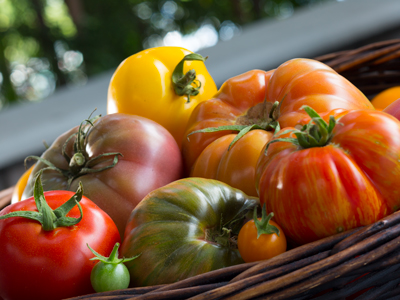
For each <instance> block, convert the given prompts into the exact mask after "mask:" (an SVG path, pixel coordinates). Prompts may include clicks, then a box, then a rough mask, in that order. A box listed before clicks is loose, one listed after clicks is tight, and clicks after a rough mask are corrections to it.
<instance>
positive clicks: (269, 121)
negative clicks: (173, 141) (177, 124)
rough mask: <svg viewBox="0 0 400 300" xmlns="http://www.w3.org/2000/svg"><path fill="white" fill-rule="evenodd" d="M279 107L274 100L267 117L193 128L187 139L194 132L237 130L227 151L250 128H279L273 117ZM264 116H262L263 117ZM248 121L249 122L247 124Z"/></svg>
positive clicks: (275, 129)
mask: <svg viewBox="0 0 400 300" xmlns="http://www.w3.org/2000/svg"><path fill="white" fill-rule="evenodd" d="M259 105H263V106H264V103H260V104H259ZM278 109H279V102H278V101H275V103H274V104H272V106H271V110H270V112H269V114H268V115H269V117H267V118H266V119H261V120H259V119H257V118H255V119H249V120H246V121H244V123H246V125H242V124H235V125H225V126H219V127H208V128H204V129H200V130H195V131H192V132H191V133H189V134H188V135H187V139H188V140H189V136H190V135H192V134H195V133H200V132H203V133H207V132H218V131H225V130H229V131H233V132H235V131H238V134H237V135H236V136H235V138H234V139H233V140H232V142H231V143H230V144H229V147H228V151H229V150H230V149H231V148H232V146H233V145H234V144H235V143H236V142H237V141H238V140H239V139H241V138H242V137H243V136H244V135H245V134H246V133H248V132H249V131H251V130H256V129H261V130H266V131H269V130H274V131H277V130H280V126H279V123H278V121H276V120H275V119H274V115H275V114H276V110H278ZM263 115H264V114H263ZM263 118H264V117H263ZM243 119H244V118H242V119H241V120H242V121H243ZM247 123H250V124H247Z"/></svg>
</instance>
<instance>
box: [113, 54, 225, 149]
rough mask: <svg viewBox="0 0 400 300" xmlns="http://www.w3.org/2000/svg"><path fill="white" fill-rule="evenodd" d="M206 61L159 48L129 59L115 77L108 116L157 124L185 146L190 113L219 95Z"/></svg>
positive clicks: (115, 73) (120, 67)
mask: <svg viewBox="0 0 400 300" xmlns="http://www.w3.org/2000/svg"><path fill="white" fill-rule="evenodd" d="M204 60H205V59H204V58H203V57H202V56H201V55H199V54H195V53H192V52H191V51H189V50H186V49H184V48H180V47H156V48H151V49H147V50H144V51H141V52H139V53H136V54H134V55H132V56H130V57H128V58H127V59H125V60H124V61H123V62H122V63H121V64H120V65H119V67H118V68H117V69H116V71H115V72H114V75H113V76H112V78H111V82H110V85H109V87H108V98H107V113H108V114H112V113H127V114H133V115H139V116H142V117H146V118H148V119H151V120H153V121H156V122H157V123H159V124H161V125H162V126H163V127H165V128H166V129H167V130H168V131H169V132H170V133H171V134H172V136H173V137H174V138H175V140H176V142H177V143H178V145H179V146H181V143H182V139H183V134H184V131H185V127H186V123H187V121H188V119H189V116H190V113H191V112H192V110H193V109H194V108H195V107H196V105H197V104H199V103H200V102H202V101H204V100H208V99H210V98H211V97H212V96H213V95H214V94H215V93H216V92H217V88H216V85H215V83H214V80H213V79H212V77H211V76H210V74H209V73H208V71H207V69H206V67H205V65H204Z"/></svg>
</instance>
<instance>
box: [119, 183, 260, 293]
mask: <svg viewBox="0 0 400 300" xmlns="http://www.w3.org/2000/svg"><path fill="white" fill-rule="evenodd" d="M257 204H258V199H257V198H255V197H250V196H247V195H245V194H244V193H243V192H242V191H240V190H237V189H234V188H232V187H230V186H228V185H227V184H224V183H222V182H220V181H216V180H211V179H204V178H194V177H191V178H185V179H181V180H177V181H175V182H172V183H170V184H168V185H166V186H164V187H161V188H159V189H157V190H155V191H153V192H151V193H149V194H148V195H147V196H146V198H145V199H144V200H143V201H142V202H141V203H140V204H139V205H138V206H137V207H136V208H135V209H134V210H133V211H132V214H131V217H130V219H129V221H128V224H127V226H126V231H125V238H124V240H123V242H122V245H121V252H120V253H121V256H123V257H132V256H134V255H137V254H139V253H141V255H140V256H139V257H138V258H137V259H134V260H132V261H129V262H126V266H127V267H128V269H129V272H130V275H131V286H146V285H157V284H163V283H171V282H176V281H178V280H182V279H185V278H188V277H191V276H194V275H198V274H202V273H205V272H208V271H211V270H216V269H220V268H224V267H227V266H232V265H235V264H239V263H243V259H242V258H241V256H240V254H239V251H238V250H237V249H236V248H234V247H230V246H229V245H222V244H221V243H219V242H216V241H214V240H213V239H212V237H213V233H214V232H215V233H217V232H218V231H219V230H218V229H219V228H220V226H221V223H222V222H229V221H231V220H232V219H237V215H238V213H239V212H244V213H246V210H250V211H252V210H253V208H254V206H256V205H257ZM235 216H236V217H235ZM240 225H241V224H240ZM218 233H219V232H218Z"/></svg>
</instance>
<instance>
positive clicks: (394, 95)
mask: <svg viewBox="0 0 400 300" xmlns="http://www.w3.org/2000/svg"><path fill="white" fill-rule="evenodd" d="M397 99H400V86H394V87H391V88H388V89H386V90H384V91H382V92H380V93H379V94H378V95H376V96H375V97H374V98H372V100H371V103H372V105H373V106H374V107H375V108H376V109H379V110H383V109H385V108H386V107H388V106H389V105H390V104H391V103H393V102H394V101H396V100H397Z"/></svg>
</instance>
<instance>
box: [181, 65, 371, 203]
mask: <svg viewBox="0 0 400 300" xmlns="http://www.w3.org/2000/svg"><path fill="white" fill-rule="evenodd" d="M277 104H279V105H277ZM303 105H309V106H311V107H313V108H314V109H315V110H316V111H317V112H318V113H320V114H321V116H322V117H323V118H325V119H328V118H329V115H332V114H333V115H335V116H336V115H345V114H346V113H348V111H350V110H354V109H362V108H368V109H373V106H372V105H371V103H370V102H369V100H368V99H367V98H366V97H365V96H364V94H362V93H361V92H360V91H359V90H358V89H357V88H356V87H355V86H354V85H353V84H352V83H350V82H349V81H348V80H347V79H345V78H344V77H343V76H341V75H339V74H338V73H336V72H335V71H334V70H333V69H331V68H330V67H328V66H327V65H325V64H323V63H321V62H318V61H315V60H311V59H293V60H290V61H287V62H285V63H284V64H282V65H281V66H279V67H278V68H277V69H276V70H271V71H268V72H265V71H262V70H252V71H249V72H246V73H244V74H241V75H238V76H236V77H232V78H230V79H228V80H227V81H226V82H225V83H224V84H223V85H222V86H221V88H220V90H219V91H218V93H217V94H216V95H215V96H214V97H213V98H212V99H210V100H207V101H204V102H201V103H200V104H199V105H198V106H197V107H196V108H195V109H194V110H193V112H192V114H191V116H190V119H189V121H188V124H187V127H186V133H185V136H187V139H184V140H183V143H182V154H183V157H184V163H185V169H186V174H190V176H194V177H205V178H212V179H217V180H221V181H223V182H225V183H227V184H229V185H232V186H233V187H236V188H239V189H241V190H243V191H245V192H246V193H248V194H249V195H253V196H256V195H257V194H256V190H255V188H254V186H255V182H254V174H255V168H256V160H258V157H259V155H260V152H261V150H262V147H263V144H264V145H265V143H266V142H268V141H269V140H270V138H271V136H272V133H273V131H274V129H275V127H276V126H277V123H279V124H280V126H281V127H286V126H296V125H298V124H306V123H308V122H309V120H310V118H309V116H308V115H307V114H306V113H305V111H304V110H302V109H301V107H302V106H303ZM250 130H251V131H250ZM252 131H256V132H257V131H260V132H263V133H260V132H258V133H257V134H256V133H254V134H253V135H251V137H248V138H245V137H246V135H248V134H250V133H251V132H252ZM268 131H270V132H268ZM238 132H239V133H238ZM246 132H247V133H246ZM243 134H244V135H243ZM228 135H232V136H231V137H229V138H228V137H225V138H223V139H222V138H221V137H224V136H228ZM236 137H241V138H240V139H239V140H237V141H235V143H233V144H232V143H228V142H227V140H228V139H229V140H230V141H231V142H232V140H233V139H237V138H236ZM242 139H245V140H243V141H241V140H242ZM243 144H246V146H244V145H243ZM229 145H230V148H229V149H228V146H229ZM239 145H240V146H239ZM245 148H246V149H245ZM239 149H240V150H239ZM250 149H251V150H250Z"/></svg>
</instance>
